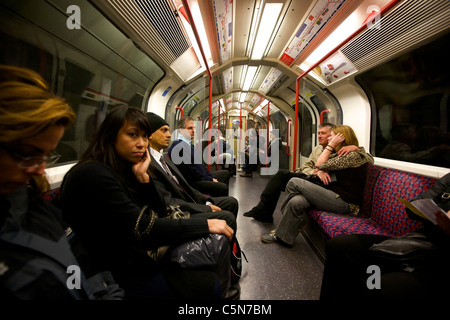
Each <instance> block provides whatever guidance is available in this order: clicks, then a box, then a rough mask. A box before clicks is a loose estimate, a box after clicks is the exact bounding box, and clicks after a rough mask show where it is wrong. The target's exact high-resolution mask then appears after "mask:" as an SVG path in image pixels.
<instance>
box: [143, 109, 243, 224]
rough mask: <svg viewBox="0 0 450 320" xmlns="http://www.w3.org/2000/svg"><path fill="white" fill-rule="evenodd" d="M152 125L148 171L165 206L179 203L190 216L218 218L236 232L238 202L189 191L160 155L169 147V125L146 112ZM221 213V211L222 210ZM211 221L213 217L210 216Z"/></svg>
mask: <svg viewBox="0 0 450 320" xmlns="http://www.w3.org/2000/svg"><path fill="white" fill-rule="evenodd" d="M147 116H148V118H149V119H150V123H151V125H152V129H151V135H150V138H149V140H150V157H151V160H152V161H151V163H150V166H149V169H150V171H151V173H152V178H153V180H154V181H155V184H156V186H157V188H158V189H159V190H160V191H161V193H162V194H163V196H164V198H165V200H166V203H170V204H178V205H179V206H180V207H181V209H182V210H184V211H189V212H190V213H191V214H195V213H205V212H209V213H210V214H214V215H218V216H217V217H215V218H217V219H223V220H226V221H227V223H228V225H229V226H230V227H231V228H233V229H234V231H236V216H237V213H238V209H239V204H238V201H237V199H235V198H233V197H228V196H225V197H207V196H205V195H204V194H202V193H201V192H200V191H198V190H196V189H194V188H192V187H191V186H190V183H189V182H188V181H187V180H186V179H185V177H184V176H183V174H182V173H181V172H180V171H179V170H178V168H177V166H176V165H175V164H174V163H173V162H172V161H171V160H170V159H169V157H166V156H164V155H163V154H162V153H161V150H162V149H165V148H167V147H168V146H169V142H170V138H171V137H172V135H171V133H170V128H169V124H168V123H167V121H165V120H164V119H163V118H161V117H160V116H158V115H157V114H155V113H153V112H149V113H147ZM221 210H222V211H221ZM211 218H213V217H211Z"/></svg>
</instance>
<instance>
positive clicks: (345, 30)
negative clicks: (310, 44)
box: [304, 12, 361, 66]
mask: <svg viewBox="0 0 450 320" xmlns="http://www.w3.org/2000/svg"><path fill="white" fill-rule="evenodd" d="M360 25H361V24H360V21H359V19H358V17H357V15H356V12H353V13H352V14H351V15H350V16H349V17H348V18H347V19H345V20H344V22H342V23H341V24H340V25H339V27H337V28H336V30H334V31H333V33H332V34H330V35H329V36H328V38H326V39H325V41H323V42H322V44H321V45H320V46H318V47H317V49H316V50H314V51H313V52H312V53H311V54H310V55H309V57H308V58H306V60H305V62H304V63H305V64H306V65H309V66H312V65H313V64H315V63H316V62H317V61H319V60H320V59H322V58H323V57H324V56H325V55H326V54H327V53H328V52H330V51H331V50H333V49H334V48H335V47H336V46H337V45H338V44H339V43H341V42H342V41H344V40H345V39H346V38H348V37H349V36H350V35H351V34H352V33H353V32H355V30H356V29H357V28H358V27H359V26H360Z"/></svg>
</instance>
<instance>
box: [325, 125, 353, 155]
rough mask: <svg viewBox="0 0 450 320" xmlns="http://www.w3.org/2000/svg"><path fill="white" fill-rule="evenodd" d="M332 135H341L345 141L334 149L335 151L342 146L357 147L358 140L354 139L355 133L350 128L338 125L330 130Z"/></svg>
mask: <svg viewBox="0 0 450 320" xmlns="http://www.w3.org/2000/svg"><path fill="white" fill-rule="evenodd" d="M331 131H332V132H334V134H338V133H340V134H342V135H343V136H344V138H345V140H344V141H343V142H342V143H341V144H340V145H339V146H337V147H336V148H335V150H336V151H338V150H339V149H341V148H342V147H344V146H359V142H358V138H357V137H356V134H355V131H353V129H352V128H351V127H350V126H346V125H340V126H336V127H334V128H333V129H331Z"/></svg>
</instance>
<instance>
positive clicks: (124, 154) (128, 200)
mask: <svg viewBox="0 0 450 320" xmlns="http://www.w3.org/2000/svg"><path fill="white" fill-rule="evenodd" d="M150 128H151V124H150V122H149V120H148V118H147V116H146V115H145V114H144V113H143V112H142V111H141V110H138V109H135V108H129V107H126V106H120V107H116V108H114V109H113V110H112V111H111V112H110V113H109V114H108V115H107V116H106V118H105V120H104V121H103V122H102V124H101V126H100V128H99V130H98V132H97V134H96V136H95V137H94V139H93V141H92V142H91V144H90V146H89V147H88V149H87V150H86V151H85V153H84V154H83V155H82V156H81V159H80V161H79V163H78V164H77V165H76V166H74V168H72V169H71V170H70V171H69V173H68V174H67V175H66V177H65V178H64V181H63V184H62V186H61V204H62V208H63V215H64V217H65V219H66V220H67V222H68V223H69V224H70V226H71V228H72V229H73V230H74V232H75V234H76V235H77V236H78V237H79V238H80V240H81V242H82V243H83V245H84V247H85V248H86V250H87V251H88V252H89V253H90V255H91V256H92V257H93V263H94V266H96V267H98V268H100V269H101V268H106V267H107V268H108V269H109V270H111V271H112V273H113V275H114V277H115V278H116V279H117V281H118V282H119V284H120V285H121V286H122V287H123V288H124V289H125V292H126V295H128V296H129V297H136V296H141V297H168V298H174V297H184V298H195V299H206V298H211V297H214V296H216V295H217V289H218V288H217V283H216V275H215V274H214V272H211V271H204V270H180V269H179V268H178V267H177V266H174V265H172V264H169V263H164V262H162V263H161V262H158V263H157V262H155V261H154V260H152V259H150V258H149V256H148V254H147V252H148V251H149V250H152V249H155V248H158V247H159V246H163V245H176V244H180V243H182V242H185V241H188V240H192V239H198V238H201V237H204V236H207V235H209V234H210V233H220V234H225V235H227V236H229V237H231V235H232V233H233V230H232V229H231V228H230V227H228V225H227V224H226V222H225V221H223V220H218V219H206V218H191V219H177V220H175V219H167V218H164V217H165V216H166V204H165V203H164V200H163V198H162V197H161V196H160V194H159V192H158V190H157V189H156V188H155V185H154V183H153V181H152V179H151V177H150V176H149V175H148V173H147V169H148V166H149V164H150V161H151V158H150V156H149V153H148V137H149V133H150ZM145 206H147V210H143V208H144V207H145Z"/></svg>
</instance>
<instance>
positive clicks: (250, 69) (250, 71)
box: [242, 66, 258, 91]
mask: <svg viewBox="0 0 450 320" xmlns="http://www.w3.org/2000/svg"><path fill="white" fill-rule="evenodd" d="M256 70H258V67H256V66H252V67H248V68H247V74H246V75H245V80H244V85H243V86H242V91H248V90H249V89H250V85H251V84H252V82H253V78H254V77H255V73H256Z"/></svg>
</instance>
